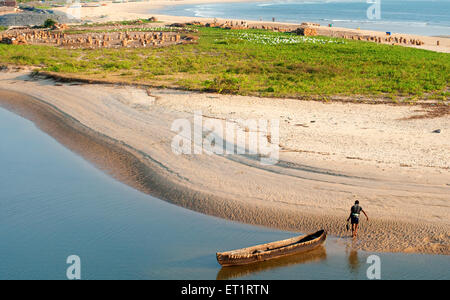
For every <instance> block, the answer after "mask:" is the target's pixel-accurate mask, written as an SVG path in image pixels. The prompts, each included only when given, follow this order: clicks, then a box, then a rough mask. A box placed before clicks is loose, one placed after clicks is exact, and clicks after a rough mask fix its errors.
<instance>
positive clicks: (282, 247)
mask: <svg viewBox="0 0 450 300" xmlns="http://www.w3.org/2000/svg"><path fill="white" fill-rule="evenodd" d="M326 237H327V233H326V231H325V230H320V231H317V232H315V233H312V234H308V235H304V236H299V237H294V238H291V239H287V240H283V241H277V242H272V243H267V244H263V245H258V246H254V247H249V248H243V249H238V250H233V251H227V252H219V253H217V254H216V257H217V261H218V262H219V264H221V265H222V266H223V267H230V266H240V265H248V264H253V263H258V262H262V261H267V260H270V259H276V258H279V257H285V256H288V255H293V254H299V253H303V252H307V251H311V250H314V249H316V248H318V247H320V246H322V245H323V244H324V243H325V240H326Z"/></svg>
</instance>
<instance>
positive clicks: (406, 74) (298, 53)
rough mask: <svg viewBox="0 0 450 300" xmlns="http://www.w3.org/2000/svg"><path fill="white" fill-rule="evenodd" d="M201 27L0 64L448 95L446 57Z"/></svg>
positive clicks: (338, 91)
mask: <svg viewBox="0 0 450 300" xmlns="http://www.w3.org/2000/svg"><path fill="white" fill-rule="evenodd" d="M198 30H199V33H198V34H199V35H200V40H199V42H198V44H186V45H179V46H171V47H164V48H152V49H149V48H145V49H98V50H88V49H85V50H82V49H77V50H68V49H61V48H55V47H51V46H13V45H0V63H12V64H19V65H33V66H37V67H38V68H39V69H40V70H45V71H52V72H58V73H70V74H76V75H79V76H86V77H87V76H89V77H90V78H104V79H114V80H117V79H119V80H123V81H129V82H133V83H136V82H140V83H147V84H153V85H160V86H161V85H162V86H178V87H182V88H186V89H195V90H205V91H216V92H221V93H233V94H243V95H262V96H276V97H312V96H314V97H315V96H319V97H323V98H326V97H327V96H330V95H354V94H360V95H371V96H373V95H374V96H388V97H391V98H396V97H398V96H405V97H408V98H409V99H415V98H416V97H423V96H424V95H428V97H435V98H439V99H442V98H443V99H444V100H445V99H446V98H447V97H448V84H449V77H450V75H449V74H450V72H449V71H450V54H444V53H435V52H431V51H424V50H420V49H414V48H405V47H400V46H390V45H379V44H375V43H369V42H360V41H351V40H342V39H332V38H325V37H314V38H304V37H299V36H296V35H293V34H289V33H272V32H267V31H262V30H236V31H235V30H224V29H216V28H198ZM430 95H431V96H430Z"/></svg>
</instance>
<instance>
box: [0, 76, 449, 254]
mask: <svg viewBox="0 0 450 300" xmlns="http://www.w3.org/2000/svg"><path fill="white" fill-rule="evenodd" d="M274 104H275V105H274ZM0 105H1V106H2V107H5V108H7V109H8V110H11V111H13V112H16V113H17V114H19V115H22V116H23V117H25V118H28V119H30V120H32V121H33V122H35V124H36V125H37V126H39V127H40V128H41V129H42V130H43V131H45V132H47V133H48V134H49V135H51V136H53V137H54V138H55V139H57V140H58V141H59V142H60V143H62V144H64V145H65V146H66V147H68V148H69V149H71V150H72V151H74V152H76V153H79V154H81V155H83V156H84V157H85V158H86V159H87V160H89V161H91V162H92V163H94V164H96V165H97V166H98V167H99V168H100V169H102V170H104V171H105V172H106V173H108V174H110V175H111V176H113V177H115V178H116V179H118V180H120V181H123V182H125V183H126V184H128V185H130V186H133V187H135V188H136V189H139V190H141V191H143V192H146V193H150V194H152V195H155V196H157V197H159V198H161V199H163V200H166V201H169V202H172V203H175V204H177V205H180V206H183V207H186V208H189V209H192V210H195V211H198V212H202V213H205V214H208V215H214V216H218V217H222V218H226V219H230V220H236V221H240V222H245V223H250V224H256V225H263V226H269V227H274V228H280V229H286V230H295V231H301V232H309V231H314V230H316V229H318V228H325V229H326V230H328V231H329V233H330V234H331V235H334V236H342V237H345V238H348V236H349V233H348V232H346V231H345V219H346V218H347V216H348V210H349V208H350V206H351V205H352V204H353V202H354V201H355V199H358V200H360V201H361V205H362V206H363V207H364V209H365V210H366V211H367V212H368V214H369V217H370V218H371V219H370V222H365V220H363V223H362V227H361V234H360V237H359V240H358V247H359V248H361V249H363V250H367V251H380V252H408V253H432V254H445V255H449V254H450V235H449V232H450V223H449V220H450V218H449V217H450V209H449V203H450V202H449V200H450V196H449V195H450V171H449V167H450V162H449V160H448V157H450V143H449V141H450V127H449V124H450V122H449V121H450V116H449V114H448V113H444V114H436V113H435V112H436V108H435V107H434V106H427V107H421V106H408V105H388V104H378V105H370V104H353V103H322V102H313V101H299V100H290V99H264V98H257V97H247V96H231V95H218V94H208V93H194V92H183V91H174V90H165V89H151V90H145V89H140V88H137V87H131V86H116V85H106V84H81V83H58V82H55V81H53V80H50V79H45V78H36V77H32V76H30V73H29V72H26V71H19V72H12V71H10V72H2V73H0ZM445 109H448V108H445ZM195 111H202V114H203V118H204V120H208V119H211V120H237V119H278V120H280V147H281V153H280V158H279V162H278V164H276V165H273V166H270V165H269V166H264V165H261V164H260V163H259V161H257V160H254V159H252V158H251V157H246V156H240V155H232V156H221V155H207V154H203V155H181V156H179V155H176V154H175V153H174V152H173V151H172V149H171V143H172V140H173V138H174V136H175V135H176V133H175V132H173V131H172V130H171V125H172V124H173V122H174V121H175V120H177V119H187V120H192V119H193V115H194V112H195ZM436 129H440V133H434V132H433V131H435V130H436ZM268 183H270V184H268ZM124 201H126V200H124Z"/></svg>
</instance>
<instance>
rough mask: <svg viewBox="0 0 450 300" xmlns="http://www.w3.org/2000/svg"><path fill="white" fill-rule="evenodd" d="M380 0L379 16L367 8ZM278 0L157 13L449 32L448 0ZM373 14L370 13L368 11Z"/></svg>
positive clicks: (185, 7) (183, 7) (176, 8)
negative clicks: (370, 17) (368, 14)
mask: <svg viewBox="0 0 450 300" xmlns="http://www.w3.org/2000/svg"><path fill="white" fill-rule="evenodd" d="M368 1H369V2H375V1H379V2H380V10H379V11H380V19H369V18H368V16H367V10H368V9H369V8H370V7H371V6H372V5H373V4H371V3H367V2H368ZM368 1H367V0H305V1H302V0H279V1H265V2H250V3H246V2H242V3H215V4H197V5H177V6H172V7H167V8H165V9H163V10H161V11H159V13H161V14H167V15H176V16H192V17H206V18H214V17H217V18H230V19H248V20H264V21H272V18H275V20H276V21H280V22H289V23H302V22H316V23H320V24H321V25H326V26H328V25H329V24H333V26H335V27H346V28H358V27H359V28H361V29H369V30H378V31H383V32H385V31H390V32H396V33H411V34H420V35H428V36H442V35H445V36H447V35H450V0H428V1H424V0H368ZM371 16H372V15H371Z"/></svg>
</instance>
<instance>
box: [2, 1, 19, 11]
mask: <svg viewBox="0 0 450 300" xmlns="http://www.w3.org/2000/svg"><path fill="white" fill-rule="evenodd" d="M16 9H17V1H16V0H0V13H1V14H5V13H11V12H14V11H16Z"/></svg>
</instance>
